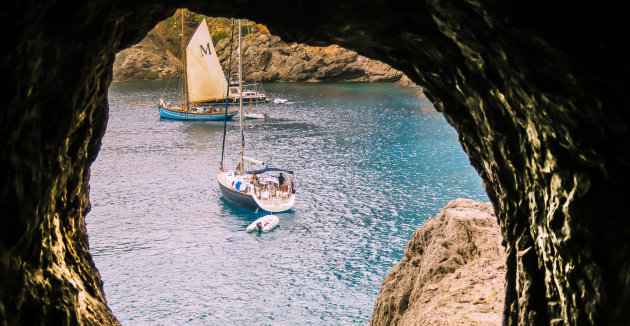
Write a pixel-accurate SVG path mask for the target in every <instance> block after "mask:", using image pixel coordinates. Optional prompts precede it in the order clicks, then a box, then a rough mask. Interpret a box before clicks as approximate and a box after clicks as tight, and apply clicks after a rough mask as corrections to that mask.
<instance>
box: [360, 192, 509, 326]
mask: <svg viewBox="0 0 630 326" xmlns="http://www.w3.org/2000/svg"><path fill="white" fill-rule="evenodd" d="M502 240H503V237H502V236H501V230H500V229H499V225H498V224H497V219H496V216H495V215H494V211H493V208H492V204H490V203H481V202H477V201H473V200H469V199H456V200H453V201H451V202H449V203H448V204H447V205H446V206H445V207H444V208H443V209H442V211H441V212H440V213H439V214H438V215H437V216H436V217H434V218H431V219H429V220H428V221H427V222H426V223H425V224H424V226H422V227H421V228H420V229H418V230H416V231H415V232H414V233H413V235H412V236H411V239H410V240H409V243H408V244H407V247H406V248H405V256H404V257H403V259H402V260H401V261H400V263H398V264H397V265H396V266H394V268H392V270H391V271H390V272H389V274H387V276H386V277H385V279H384V280H383V284H382V286H381V293H380V294H379V296H378V298H377V299H376V303H375V304H374V313H373V314H372V322H371V325H374V326H376V325H500V324H501V318H502V312H503V301H504V292H505V272H506V267H505V248H504V247H503V246H501V241H502Z"/></svg>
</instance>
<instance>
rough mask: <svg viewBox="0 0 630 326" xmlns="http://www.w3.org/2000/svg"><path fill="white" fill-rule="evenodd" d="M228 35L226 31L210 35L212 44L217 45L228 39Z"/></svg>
mask: <svg viewBox="0 0 630 326" xmlns="http://www.w3.org/2000/svg"><path fill="white" fill-rule="evenodd" d="M229 36H230V35H229V33H228V31H226V30H219V31H216V32H214V33H212V43H213V44H217V42H219V41H221V40H222V39H224V38H227V37H229Z"/></svg>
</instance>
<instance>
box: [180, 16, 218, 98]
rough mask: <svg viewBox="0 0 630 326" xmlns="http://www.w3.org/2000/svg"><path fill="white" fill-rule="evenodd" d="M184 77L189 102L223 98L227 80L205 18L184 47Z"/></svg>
mask: <svg viewBox="0 0 630 326" xmlns="http://www.w3.org/2000/svg"><path fill="white" fill-rule="evenodd" d="M186 78H187V82H188V100H189V101H190V102H203V101H209V100H217V99H222V98H225V92H226V90H227V80H226V79H225V75H223V69H221V64H220V63H219V58H218V57H217V52H216V51H215V50H214V45H213V44H212V37H211V36H210V31H209V30H208V24H207V23H206V19H205V18H204V19H203V21H202V22H201V24H199V27H198V28H197V30H196V31H195V34H193V36H192V38H191V39H190V42H188V46H187V47H186Z"/></svg>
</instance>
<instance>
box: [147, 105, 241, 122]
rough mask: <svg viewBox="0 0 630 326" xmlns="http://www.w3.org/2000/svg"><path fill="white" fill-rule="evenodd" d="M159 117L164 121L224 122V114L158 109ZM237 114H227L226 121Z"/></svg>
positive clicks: (234, 112)
mask: <svg viewBox="0 0 630 326" xmlns="http://www.w3.org/2000/svg"><path fill="white" fill-rule="evenodd" d="M159 109H160V117H162V118H166V119H175V120H206V121H219V120H225V116H226V115H225V112H212V113H209V112H208V113H206V112H182V111H174V110H169V109H167V108H163V107H160V108H159ZM237 113H238V112H236V111H233V112H229V111H228V114H227V119H228V120H230V119H232V117H233V116H235V115H236V114H237Z"/></svg>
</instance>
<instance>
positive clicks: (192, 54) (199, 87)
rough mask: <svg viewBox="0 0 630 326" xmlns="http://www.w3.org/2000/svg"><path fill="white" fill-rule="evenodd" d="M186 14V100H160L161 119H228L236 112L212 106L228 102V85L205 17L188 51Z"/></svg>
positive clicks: (184, 59) (189, 43)
mask: <svg viewBox="0 0 630 326" xmlns="http://www.w3.org/2000/svg"><path fill="white" fill-rule="evenodd" d="M183 22H184V11H183V10H182V61H183V63H184V69H183V74H184V90H183V92H184V98H185V102H184V103H181V104H180V105H173V104H171V103H165V102H164V99H162V98H160V100H159V104H158V108H159V111H160V117H162V118H168V119H177V120H227V119H231V118H232V117H233V116H235V115H236V114H237V113H238V111H236V110H225V111H224V110H222V109H221V108H220V107H219V106H214V105H210V104H208V103H219V102H225V99H226V97H227V96H228V94H226V93H225V90H226V89H227V88H228V82H227V79H226V78H225V75H223V69H221V64H220V63H219V58H218V56H217V53H216V51H215V49H214V44H212V37H211V36H210V31H209V30H208V24H207V23H206V19H205V18H204V19H203V20H202V21H201V24H199V26H198V27H197V30H196V31H195V33H194V34H193V36H192V37H191V38H190V41H189V42H188V46H186V48H185V49H186V50H185V51H184V50H183V49H184V42H183V40H184V24H183Z"/></svg>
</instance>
